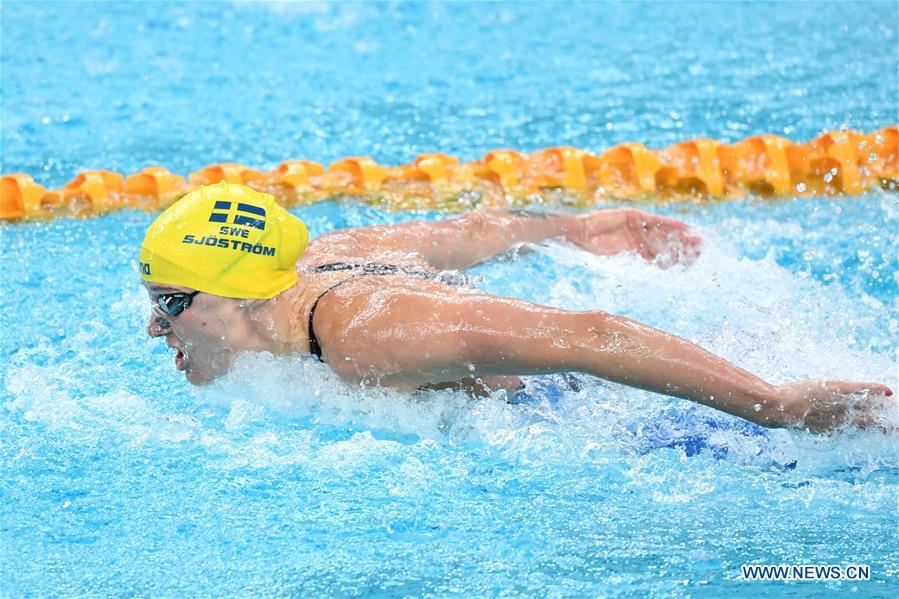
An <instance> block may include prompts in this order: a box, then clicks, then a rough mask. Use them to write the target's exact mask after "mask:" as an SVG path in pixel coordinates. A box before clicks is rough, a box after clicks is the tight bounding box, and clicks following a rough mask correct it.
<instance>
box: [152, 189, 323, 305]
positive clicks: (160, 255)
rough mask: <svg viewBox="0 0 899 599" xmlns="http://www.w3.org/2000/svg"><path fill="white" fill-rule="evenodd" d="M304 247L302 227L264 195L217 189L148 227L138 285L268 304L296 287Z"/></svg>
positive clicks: (185, 201) (190, 198) (201, 192)
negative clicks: (176, 287) (184, 289)
mask: <svg viewBox="0 0 899 599" xmlns="http://www.w3.org/2000/svg"><path fill="white" fill-rule="evenodd" d="M308 244H309V232H308V231H307V230H306V225H305V224H303V221H301V220H300V219H298V218H297V217H295V216H293V215H292V214H290V213H289V212H287V210H285V209H284V208H282V207H281V206H279V205H278V203H277V202H275V198H273V197H272V196H270V195H269V194H267V193H260V192H258V191H255V190H253V189H250V188H249V187H245V186H243V185H236V184H234V183H225V182H221V183H217V184H215V185H207V186H205V187H201V188H199V189H197V190H194V191H192V192H190V193H189V194H187V195H186V196H184V197H183V198H181V199H180V200H178V201H177V202H175V203H174V204H173V205H172V206H170V207H169V208H168V209H167V210H166V211H165V212H163V213H162V214H160V215H159V217H158V218H157V219H156V220H155V221H153V224H152V225H150V229H149V230H148V231H147V235H146V236H145V237H144V242H143V244H141V248H140V271H141V278H142V279H143V280H144V281H150V282H153V283H163V284H169V285H179V286H182V287H190V288H191V289H197V290H199V291H204V292H206V293H211V294H214V295H221V296H223V297H233V298H241V299H268V298H270V297H274V296H276V295H278V294H279V293H281V292H282V291H284V290H286V289H289V288H290V287H292V286H293V285H294V283H296V281H297V271H296V261H297V258H299V256H300V254H302V253H303V250H305V249H306V246H307V245H308Z"/></svg>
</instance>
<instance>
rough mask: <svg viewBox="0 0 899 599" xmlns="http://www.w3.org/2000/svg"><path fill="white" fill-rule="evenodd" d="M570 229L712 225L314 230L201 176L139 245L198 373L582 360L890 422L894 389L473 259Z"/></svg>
mask: <svg viewBox="0 0 899 599" xmlns="http://www.w3.org/2000/svg"><path fill="white" fill-rule="evenodd" d="M548 239H560V240H565V241H567V242H569V243H571V244H574V245H575V246H578V247H580V248H583V249H584V250H586V251H588V252H592V253H594V254H599V255H610V254H616V253H619V252H636V253H638V254H639V255H640V256H642V257H643V258H644V259H646V260H653V261H656V262H657V263H659V264H660V265H661V266H663V267H665V266H670V265H671V264H674V263H678V262H680V263H683V264H689V263H690V261H692V260H693V259H695V257H696V256H697V255H698V254H699V251H700V249H701V240H700V238H699V237H698V236H696V234H695V233H693V232H692V231H691V230H690V229H689V227H688V226H687V225H686V224H684V223H682V222H679V221H677V220H673V219H669V218H664V217H660V216H655V215H652V214H647V213H644V212H640V211H637V210H631V209H615V210H602V211H597V212H593V213H590V214H585V215H573V214H558V215H549V214H542V213H518V212H515V211H501V210H495V211H494V210H476V211H474V212H471V213H469V214H466V215H464V216H461V217H459V218H455V219H451V220H446V221H441V222H421V221H413V222H408V223H403V224H398V225H388V226H370V227H364V228H359V229H347V230H342V231H336V232H333V233H328V234H326V235H322V236H321V237H319V238H317V239H315V240H314V241H312V242H311V243H310V242H309V236H308V232H307V229H306V226H305V224H304V223H303V222H302V221H301V220H300V219H298V218H297V217H295V216H293V215H291V214H290V213H288V212H287V211H286V210H285V209H284V208H282V207H281V206H279V205H278V204H277V203H276V202H275V200H274V198H273V197H272V196H270V195H268V194H264V193H260V192H258V191H255V190H253V189H250V188H248V187H244V186H241V185H235V184H229V183H219V184H216V185H210V186H206V187H201V188H199V189H197V190H195V191H193V192H191V193H189V194H187V195H186V196H185V197H183V198H182V199H181V200H179V201H178V202H176V203H175V204H174V205H172V206H171V207H170V208H169V209H167V210H166V211H165V212H163V213H162V214H161V215H160V216H159V217H158V218H157V219H156V220H155V221H154V222H153V224H152V225H151V226H150V228H149V230H148V232H147V234H146V237H145V238H144V241H143V244H142V246H141V250H140V271H141V277H142V279H143V281H144V285H145V286H146V289H147V291H148V292H149V295H150V299H151V301H152V303H153V312H152V314H151V316H150V321H149V324H148V327H147V331H148V333H149V334H150V335H151V336H152V337H163V338H164V339H165V341H166V344H167V345H168V346H169V347H171V348H172V349H173V350H175V351H176V355H175V364H176V366H177V368H178V370H180V371H183V372H184V373H185V375H186V376H187V379H188V381H190V382H191V383H193V384H197V385H202V384H205V383H208V382H210V381H212V380H213V379H215V378H216V377H218V376H220V375H222V374H224V373H226V372H227V371H228V370H229V368H230V367H231V364H232V363H233V362H234V359H235V358H236V357H237V356H238V355H239V354H241V353H242V352H271V353H272V354H276V355H290V354H310V353H311V354H312V355H313V356H315V357H316V358H317V359H319V360H321V361H322V362H324V363H325V364H327V365H328V366H329V367H330V368H331V369H332V370H333V371H334V372H335V373H336V374H337V375H338V376H339V377H341V378H342V379H344V380H346V381H349V382H353V383H360V384H366V385H371V384H379V385H387V386H392V387H399V388H404V389H408V390H414V389H419V388H445V387H457V388H460V389H465V390H468V391H469V392H471V393H473V394H478V393H485V392H489V391H491V390H496V389H500V388H505V389H507V390H509V391H513V390H515V389H516V388H518V387H519V386H520V385H521V382H520V380H519V379H518V378H517V377H519V376H523V375H538V374H547V373H557V372H580V373H586V374H589V375H593V376H597V377H601V378H603V379H607V380H610V381H614V382H617V383H621V384H624V385H629V386H632V387H637V388H640V389H646V390H649V391H654V392H656V393H661V394H664V395H670V396H674V397H679V398H683V399H687V400H690V401H694V402H698V403H701V404H704V405H707V406H711V407H713V408H716V409H718V410H722V411H724V412H727V413H729V414H734V415H736V416H739V417H741V418H745V419H746V420H749V421H751V422H754V423H757V424H760V425H762V426H765V427H804V428H807V429H809V430H812V431H817V432H830V431H833V430H835V429H838V428H841V427H843V426H847V425H853V426H858V427H869V426H878V425H879V422H878V420H877V417H876V413H877V408H878V407H879V406H882V405H884V402H885V401H886V400H885V398H886V396H890V395H892V391H891V390H890V389H889V388H887V387H886V386H884V385H880V384H876V383H855V382H847V381H834V380H814V381H799V382H794V383H789V384H784V385H772V384H769V383H767V382H765V381H764V380H762V379H760V378H759V377H757V376H754V375H752V374H751V373H749V372H747V371H745V370H743V369H741V368H739V367H737V366H735V365H733V364H730V363H729V362H727V361H726V360H724V359H722V358H719V357H717V356H715V355H713V354H711V353H710V352H708V351H706V350H704V349H702V348H701V347H698V346H697V345H694V344H693V343H690V342H688V341H685V340H684V339H681V338H679V337H677V336H675V335H671V334H668V333H666V332H664V331H660V330H658V329H654V328H652V327H649V326H646V325H644V324H641V323H639V322H636V321H634V320H630V319H628V318H622V317H620V316H615V315H612V314H608V313H606V312H603V311H600V310H590V311H586V312H571V311H566V310H560V309H558V308H552V307H549V306H543V305H538V304H533V303H529V302H525V301H521V300H518V299H512V298H507V297H499V296H494V295H489V294H487V293H483V292H481V291H479V290H477V289H476V288H474V287H473V286H472V285H470V284H469V283H468V282H467V280H466V277H465V275H464V272H463V271H464V270H465V269H466V268H469V267H471V266H473V265H475V264H479V263H481V262H483V261H485V260H489V259H490V258H492V257H494V256H496V255H497V254H499V253H501V252H504V251H506V250H508V249H510V248H512V247H514V246H515V245H516V244H520V243H524V242H541V241H544V240H548Z"/></svg>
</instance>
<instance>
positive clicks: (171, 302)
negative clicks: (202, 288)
mask: <svg viewBox="0 0 899 599" xmlns="http://www.w3.org/2000/svg"><path fill="white" fill-rule="evenodd" d="M198 293H200V292H199V291H194V292H192V293H187V292H186V291H176V292H175V293H160V294H159V295H157V296H156V307H157V308H159V311H160V312H162V313H163V314H165V315H166V316H178V315H179V314H181V313H182V312H184V311H185V310H187V309H188V308H190V304H191V302H192V301H194V297H195V296H196V295H197V294H198Z"/></svg>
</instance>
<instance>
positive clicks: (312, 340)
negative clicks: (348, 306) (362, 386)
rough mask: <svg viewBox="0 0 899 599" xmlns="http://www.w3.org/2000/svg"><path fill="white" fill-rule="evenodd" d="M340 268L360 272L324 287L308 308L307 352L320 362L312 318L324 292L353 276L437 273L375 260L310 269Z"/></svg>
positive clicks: (338, 269)
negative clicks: (380, 262)
mask: <svg viewBox="0 0 899 599" xmlns="http://www.w3.org/2000/svg"><path fill="white" fill-rule="evenodd" d="M341 270H359V271H362V272H360V273H358V274H355V275H353V276H351V277H347V278H345V279H344V280H342V281H338V282H337V283H335V284H334V285H331V286H330V287H328V288H327V289H325V290H324V291H323V292H322V293H321V294H320V295H319V296H318V297H317V298H315V301H314V302H312V308H310V310H309V353H311V354H312V355H313V356H315V357H316V358H318V359H319V361H321V362H324V360H322V347H321V345H320V344H319V342H318V338H317V337H316V336H315V327H314V326H313V323H312V319H313V318H315V309H316V308H317V307H318V301H319V300H320V299H321V298H322V297H324V295H325V294H326V293H328V292H330V291H331V290H332V289H335V288H336V287H338V286H340V285H342V284H343V283H346V282H347V281H349V280H350V279H353V278H355V277H364V276H383V275H388V276H389V275H405V276H409V277H419V278H422V279H434V278H436V277H437V275H435V274H434V273H429V272H428V271H426V270H423V269H421V268H410V267H406V266H397V265H396V264H379V263H377V262H368V263H365V264H363V263H354V262H333V263H331V264H322V265H321V266H316V267H315V268H313V269H312V272H316V273H318V272H336V271H341Z"/></svg>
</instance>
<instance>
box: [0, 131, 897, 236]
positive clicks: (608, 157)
mask: <svg viewBox="0 0 899 599" xmlns="http://www.w3.org/2000/svg"><path fill="white" fill-rule="evenodd" d="M219 181H228V182H233V183H243V184H245V185H249V186H250V187H253V188H255V189H258V190H260V191H265V192H268V193H271V194H272V195H274V196H275V197H276V198H277V199H278V201H279V202H281V203H283V204H284V205H288V206H291V205H295V204H299V203H310V202H315V201H319V200H323V199H328V198H334V197H356V198H360V199H363V200H364V201H369V202H374V203H378V204H379V205H382V206H385V207H387V208H391V209H447V210H465V209H468V208H472V207H475V206H490V207H508V206H521V205H525V204H528V203H530V202H534V201H539V202H549V203H553V202H560V203H566V204H574V205H579V206H587V205H590V204H592V203H594V202H596V201H600V200H605V199H623V200H634V201H684V200H687V201H712V200H718V199H722V200H723V199H737V198H742V197H746V196H748V195H752V196H757V197H788V196H804V195H829V196H830V195H832V196H852V195H858V194H860V193H864V192H865V191H868V190H870V189H874V188H883V189H887V190H896V189H897V188H899V127H896V126H889V127H884V128H882V129H880V130H878V131H875V132H873V133H871V134H868V135H866V134H862V133H856V132H854V131H828V132H826V133H823V134H822V135H820V136H819V137H817V138H816V139H814V140H812V141H810V142H808V143H794V142H792V141H790V140H789V139H785V138H783V137H778V136H776V135H757V136H753V137H749V138H747V139H743V140H740V141H738V142H735V143H732V144H723V143H721V142H718V141H715V140H712V139H693V140H688V141H684V142H681V143H678V144H675V145H673V146H670V147H668V148H665V149H663V150H659V151H656V150H652V149H649V148H647V147H646V146H644V145H642V144H639V143H627V144H621V145H619V146H615V147H613V148H610V149H607V150H605V151H603V152H601V153H599V154H592V153H590V152H587V151H585V150H582V149H579V148H573V147H556V148H548V149H545V150H540V151H537V152H534V153H532V154H523V153H519V152H516V151H515V150H494V151H492V152H488V153H487V154H486V155H485V156H484V157H483V158H481V159H480V160H476V161H474V162H469V163H462V162H460V161H459V160H458V159H457V158H454V157H452V156H447V155H446V154H440V153H432V154H422V155H420V156H417V157H416V158H415V160H413V161H412V162H411V163H409V164H405V165H400V166H383V165H379V164H377V163H376V162H375V161H374V160H373V159H372V158H369V157H350V158H343V159H341V160H338V161H336V162H334V163H332V164H331V165H330V166H328V167H327V168H325V167H324V166H323V165H321V164H319V163H317V162H311V161H309V160H288V161H286V162H282V163H281V164H280V165H279V166H278V167H277V168H276V169H274V170H271V171H263V170H258V169H253V168H250V167H247V166H244V165H241V164H236V163H230V162H223V163H218V164H213V165H211V166H207V167H205V168H203V169H201V170H199V171H196V172H194V173H190V174H189V175H188V177H187V178H186V180H185V178H183V177H181V176H179V175H176V174H173V173H170V172H169V171H168V170H166V169H165V168H163V167H160V166H153V167H148V168H145V169H143V170H142V171H141V172H139V173H133V174H130V175H128V176H127V177H123V176H122V175H121V174H119V173H114V172H111V171H106V170H91V171H86V172H83V173H80V174H79V175H78V176H77V177H76V178H75V179H73V180H72V181H71V182H69V183H67V184H66V185H65V186H64V187H62V188H60V189H54V190H48V189H46V188H44V187H43V186H41V185H40V184H39V183H36V182H35V181H34V179H32V178H31V176H30V175H28V174H24V173H11V174H5V175H2V179H0V183H2V184H0V219H3V220H5V221H19V220H31V219H41V218H52V217H54V216H59V215H74V216H92V215H98V214H103V213H106V212H109V211H111V210H115V209H118V208H122V207H137V208H144V209H151V210H158V209H161V208H165V207H166V206H169V205H170V204H171V203H172V202H175V201H177V200H178V199H179V198H180V197H181V196H183V195H184V194H186V193H188V192H189V191H190V190H192V189H195V188H196V187H197V186H199V185H208V184H210V183H217V182H219Z"/></svg>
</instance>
